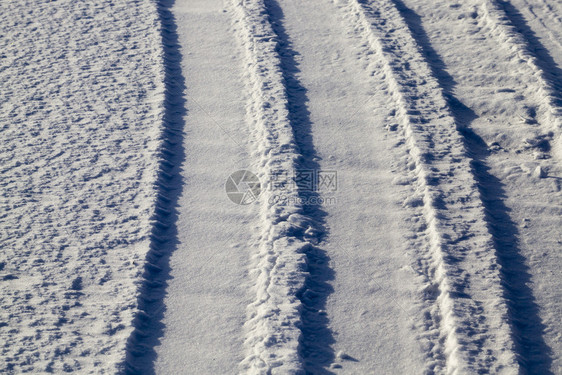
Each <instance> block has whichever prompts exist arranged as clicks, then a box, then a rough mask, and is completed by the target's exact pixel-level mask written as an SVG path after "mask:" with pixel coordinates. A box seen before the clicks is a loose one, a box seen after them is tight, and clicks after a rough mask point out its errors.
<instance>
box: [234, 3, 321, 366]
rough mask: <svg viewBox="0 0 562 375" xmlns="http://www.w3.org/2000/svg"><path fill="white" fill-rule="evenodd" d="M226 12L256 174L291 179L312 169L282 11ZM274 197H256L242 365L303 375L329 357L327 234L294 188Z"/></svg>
mask: <svg viewBox="0 0 562 375" xmlns="http://www.w3.org/2000/svg"><path fill="white" fill-rule="evenodd" d="M231 12H232V15H233V19H234V30H235V34H236V36H237V38H238V40H239V42H240V44H241V45H242V47H243V49H244V50H245V55H246V62H247V66H246V72H247V76H246V80H247V82H248V88H249V92H250V99H249V103H248V106H247V113H248V122H249V123H250V126H251V134H252V144H253V151H252V158H253V159H254V160H255V161H256V163H255V168H256V171H257V174H258V175H259V177H260V179H261V180H262V181H267V180H268V179H269V178H270V177H271V176H272V175H274V174H276V173H277V172H283V173H288V174H289V175H290V174H291V173H293V172H294V171H296V170H299V169H301V168H303V167H304V166H306V167H307V168H309V169H310V168H314V167H315V165H314V163H313V162H312V157H313V155H314V150H313V149H312V145H311V144H310V143H309V141H308V140H307V138H308V137H307V129H306V128H307V125H306V124H307V122H308V121H309V120H308V119H307V116H308V114H307V111H306V109H305V107H304V101H305V98H303V97H302V93H301V94H298V95H296V91H302V89H301V88H300V86H299V84H298V82H297V81H296V79H295V78H294V71H295V69H296V66H295V63H294V61H292V60H291V57H290V55H291V54H292V51H290V46H289V45H288V44H289V42H288V39H287V36H286V35H285V34H284V30H283V29H282V26H281V25H280V21H281V18H282V12H281V10H280V8H279V6H278V5H277V4H276V3H275V2H273V1H247V0H242V1H240V0H234V1H233V2H232V3H231ZM273 23H275V30H274V27H273V26H272V24H273ZM288 86H292V88H291V87H288ZM291 90H293V91H295V92H293V93H292V95H290V94H291ZM288 96H291V98H289V97H288ZM299 97H300V99H299ZM297 124H299V125H297ZM275 193H276V192H275V191H273V190H272V189H269V188H268V189H266V190H265V191H263V192H262V195H261V197H260V227H261V233H260V234H259V236H258V238H257V239H256V242H255V244H254V246H255V248H256V249H257V254H256V255H255V256H254V258H253V259H252V266H251V271H250V272H251V274H252V275H253V277H254V279H255V283H256V285H255V293H256V300H255V302H253V303H252V304H251V305H249V306H248V321H247V323H246V332H247V337H246V340H245V346H246V351H247V355H246V357H245V359H244V360H243V361H242V363H241V364H240V367H241V370H242V371H243V372H244V373H249V374H262V373H263V374H269V373H272V372H274V373H291V374H300V373H305V372H306V368H307V367H310V366H312V367H313V366H315V363H311V361H312V362H314V361H316V360H318V359H316V357H318V356H320V357H324V360H326V358H328V361H329V359H330V357H331V353H330V351H329V349H328V348H327V345H328V344H329V343H330V342H331V335H330V333H329V331H327V318H326V317H325V315H323V314H322V311H321V310H322V306H323V304H324V302H325V299H326V296H327V294H328V293H329V292H330V287H329V286H328V285H327V284H326V281H327V280H328V279H329V277H330V274H331V271H330V270H329V268H327V267H328V265H327V256H326V255H325V253H324V251H323V250H321V249H319V248H318V247H316V246H315V245H314V244H317V243H318V242H319V240H320V239H321V238H320V237H321V236H322V234H324V229H323V227H322V219H321V218H322V216H323V214H322V213H321V212H319V210H313V211H311V210H305V209H304V207H303V206H302V204H301V203H300V199H302V198H303V192H302V191H298V189H291V188H288V189H285V190H284V191H283V195H284V197H285V199H283V200H278V199H276V195H275ZM317 334H318V335H320V336H321V337H322V338H321V340H319V342H316V343H313V339H312V338H311V336H313V335H317ZM310 358H312V359H310Z"/></svg>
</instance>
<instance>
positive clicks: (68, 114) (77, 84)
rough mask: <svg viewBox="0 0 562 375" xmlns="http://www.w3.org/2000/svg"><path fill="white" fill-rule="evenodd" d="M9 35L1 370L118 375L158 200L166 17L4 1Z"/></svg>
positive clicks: (1, 107)
mask: <svg viewBox="0 0 562 375" xmlns="http://www.w3.org/2000/svg"><path fill="white" fill-rule="evenodd" d="M0 25H1V26H0V27H1V31H0V34H2V37H1V38H0V50H1V52H0V54H1V56H0V57H1V59H0V61H1V62H0V64H1V65H0V86H1V87H2V95H1V98H0V127H1V129H2V147H1V148H0V165H1V172H0V173H1V175H2V178H1V181H0V185H1V190H2V195H1V204H0V217H1V222H2V225H1V231H0V247H1V248H2V251H1V253H0V274H1V277H2V279H1V280H2V281H1V283H0V305H1V306H2V312H1V314H2V315H1V325H0V342H1V344H0V345H1V354H0V372H2V373H22V372H29V373H63V372H76V373H84V374H86V373H96V374H102V373H115V371H116V370H117V366H118V364H119V363H121V362H122V361H123V359H124V357H125V343H126V341H127V338H128V337H129V335H130V334H131V332H132V324H131V323H132V320H133V317H134V315H135V313H136V311H137V291H138V283H139V281H140V276H141V275H142V271H143V267H144V261H145V256H146V253H147V250H148V246H149V235H150V232H151V221H150V218H151V216H152V215H153V212H154V202H155V197H156V188H155V179H156V173H157V169H158V165H159V160H160V158H159V153H158V150H159V148H160V144H161V135H160V133H161V124H162V115H163V73H162V68H161V67H162V62H161V59H162V51H161V42H160V32H159V30H160V26H159V22H158V19H157V17H156V12H155V9H154V6H153V4H152V3H150V2H143V1H124V2H122V1H120V2H112V1H96V2H85V1H70V0H61V1H53V2H51V1H3V2H2V4H0Z"/></svg>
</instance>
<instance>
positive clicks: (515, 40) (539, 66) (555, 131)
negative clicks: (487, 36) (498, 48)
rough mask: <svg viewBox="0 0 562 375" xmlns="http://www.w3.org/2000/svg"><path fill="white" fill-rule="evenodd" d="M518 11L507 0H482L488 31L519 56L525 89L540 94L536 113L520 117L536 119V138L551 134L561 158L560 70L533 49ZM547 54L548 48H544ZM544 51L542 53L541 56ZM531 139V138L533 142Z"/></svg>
mask: <svg viewBox="0 0 562 375" xmlns="http://www.w3.org/2000/svg"><path fill="white" fill-rule="evenodd" d="M516 12H517V11H516V10H515V8H513V6H512V5H511V4H510V3H509V2H508V1H502V0H482V14H483V17H482V22H483V23H486V24H488V25H487V26H488V27H487V28H486V29H488V30H489V32H490V33H491V34H492V35H493V36H494V37H495V38H496V39H497V40H498V41H499V42H500V43H501V45H502V47H503V48H509V49H510V50H511V52H512V53H513V54H514V55H515V56H517V58H518V59H519V60H520V65H521V70H522V73H523V74H525V76H526V77H528V78H529V81H528V82H527V84H528V90H530V91H535V92H536V93H538V95H539V96H540V102H539V105H538V111H537V112H538V113H535V111H529V112H527V113H525V114H522V115H521V117H522V121H524V122H528V123H534V122H537V121H538V122H539V123H540V125H542V128H543V132H544V133H543V134H537V138H541V137H542V138H548V139H552V138H554V139H555V141H556V145H555V153H556V156H557V157H558V158H559V159H562V148H561V146H560V143H561V142H562V140H561V139H560V136H561V133H562V94H561V92H562V78H561V77H560V73H561V70H560V69H559V68H557V67H556V65H555V64H554V63H553V62H552V61H548V60H549V59H548V57H549V56H548V55H547V56H548V57H547V58H546V59H545V58H541V57H540V55H539V54H538V53H535V52H534V49H535V48H536V49H538V48H539V46H538V45H537V44H536V42H535V43H534V44H531V43H530V42H529V41H528V40H527V39H526V37H525V34H524V33H522V32H520V31H519V30H521V29H524V24H523V23H519V24H518V23H517V22H515V21H514V20H516V19H518V15H517V13H516ZM547 54H548V52H547ZM544 55H545V54H544V53H542V56H544ZM532 141H533V140H530V142H532Z"/></svg>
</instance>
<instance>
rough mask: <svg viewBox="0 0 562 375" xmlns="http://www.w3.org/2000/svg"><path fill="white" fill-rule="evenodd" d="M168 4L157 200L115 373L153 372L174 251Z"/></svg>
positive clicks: (179, 81) (174, 39)
mask: <svg viewBox="0 0 562 375" xmlns="http://www.w3.org/2000/svg"><path fill="white" fill-rule="evenodd" d="M173 3H174V0H160V1H158V3H157V4H155V11H157V12H158V16H159V20H160V28H159V31H160V33H161V38H162V39H161V43H162V51H163V52H162V56H161V64H162V66H161V70H162V81H163V83H164V86H165V87H164V89H165V92H164V98H163V100H164V102H163V103H162V105H163V108H162V110H163V117H162V119H161V124H162V125H161V127H160V134H161V135H160V139H161V144H160V150H159V154H158V159H159V164H160V165H159V170H158V177H157V181H156V184H157V186H156V189H157V199H156V201H155V203H154V213H153V215H152V218H151V226H152V232H151V235H150V249H149V251H148V253H147V255H146V259H145V266H144V273H143V280H142V282H141V284H140V287H139V292H138V293H139V296H138V309H139V311H138V313H137V315H136V317H135V320H134V322H133V326H134V328H135V329H134V331H133V332H132V334H131V336H130V337H129V339H128V342H127V356H126V359H125V362H124V363H123V365H122V367H121V371H120V372H121V373H126V374H150V373H154V360H155V358H156V352H155V351H154V347H155V346H156V345H157V344H158V342H159V338H160V337H161V336H162V335H163V328H164V327H163V324H162V322H161V321H162V319H163V317H164V312H165V310H166V309H165V305H164V296H165V293H166V290H165V289H166V285H167V283H166V281H167V280H168V279H169V278H170V276H169V272H170V267H169V259H170V255H171V254H172V252H173V251H174V250H175V249H176V247H177V228H176V220H177V217H178V212H177V208H176V206H177V202H178V199H179V197H180V194H181V176H180V172H181V164H182V161H183V160H184V158H185V155H184V150H183V144H182V141H183V126H184V121H183V117H184V115H185V113H186V110H185V104H186V100H185V98H184V97H183V92H184V90H185V79H184V78H183V75H182V71H181V66H180V63H181V59H182V55H181V53H180V51H179V42H178V35H177V33H176V28H177V27H176V24H175V19H174V16H173V14H172V12H171V10H170V9H171V7H172V6H173Z"/></svg>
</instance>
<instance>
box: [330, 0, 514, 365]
mask: <svg viewBox="0 0 562 375" xmlns="http://www.w3.org/2000/svg"><path fill="white" fill-rule="evenodd" d="M341 8H342V9H343V10H344V13H345V17H346V20H347V22H348V24H349V25H350V27H351V28H352V29H353V33H355V34H357V35H359V36H360V38H361V40H362V41H363V45H364V46H365V48H366V50H367V53H369V54H372V55H373V61H377V60H379V61H381V62H382V71H374V72H373V74H374V75H375V74H379V75H382V76H383V77H384V78H385V80H386V82H387V86H388V87H387V91H388V92H389V94H390V95H391V96H392V97H393V99H394V102H395V106H396V108H395V110H393V111H392V112H391V116H390V117H391V119H393V120H394V121H396V122H398V123H399V124H400V125H401V128H402V131H403V135H404V136H405V143H406V146H407V148H408V150H409V154H410V157H411V160H412V161H413V165H412V174H413V175H414V177H415V189H416V191H415V193H414V196H413V197H411V198H410V199H408V200H407V201H406V202H405V203H406V204H407V205H409V206H411V207H418V206H419V207H421V211H422V213H423V217H424V218H425V222H426V225H425V228H426V229H425V232H424V234H425V237H426V240H427V241H428V248H426V249H422V250H419V251H418V253H417V257H418V259H417V260H418V262H419V271H420V273H422V275H423V276H424V278H425V279H426V283H427V285H426V287H425V289H424V291H423V292H424V300H425V304H426V306H427V308H426V321H428V323H426V326H425V333H424V334H423V335H422V337H425V338H426V339H429V340H431V341H432V348H429V349H427V352H428V353H427V355H428V364H427V368H426V371H429V372H446V373H456V372H459V373H464V372H479V371H492V372H498V371H499V370H500V369H507V371H509V372H512V373H515V372H517V369H518V365H517V361H516V354H515V351H514V344H513V342H512V340H511V336H510V333H511V332H510V327H509V324H508V322H509V319H508V312H507V307H506V301H505V300H504V297H503V295H504V290H503V289H502V283H501V278H500V271H499V269H500V266H499V265H498V260H497V258H496V254H495V249H494V242H493V238H492V236H491V234H490V232H489V230H488V225H487V222H486V218H485V212H484V206H483V204H482V201H481V197H480V196H479V194H478V191H479V190H478V184H477V181H476V179H475V177H474V175H473V171H472V167H471V160H470V157H469V155H468V152H467V150H466V148H465V145H464V139H463V136H462V135H461V134H460V133H459V131H458V130H457V125H456V123H455V119H454V117H453V115H452V114H451V112H450V109H449V105H448V103H447V100H446V99H445V96H444V90H443V88H442V87H441V86H440V85H439V82H438V80H437V79H436V78H435V77H434V75H433V74H432V71H431V68H430V66H429V65H428V63H427V61H426V60H425V57H424V56H423V53H422V51H421V49H422V48H421V46H419V45H418V44H417V42H416V40H415V39H414V38H413V37H412V35H411V33H410V30H409V29H408V26H407V24H406V23H405V22H404V20H403V19H402V17H401V16H400V13H399V12H398V10H397V9H396V6H395V4H394V3H392V2H391V1H380V2H376V3H374V2H369V1H361V0H353V1H350V2H346V3H345V4H344V5H343V6H342V7H341ZM427 316H429V317H427Z"/></svg>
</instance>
